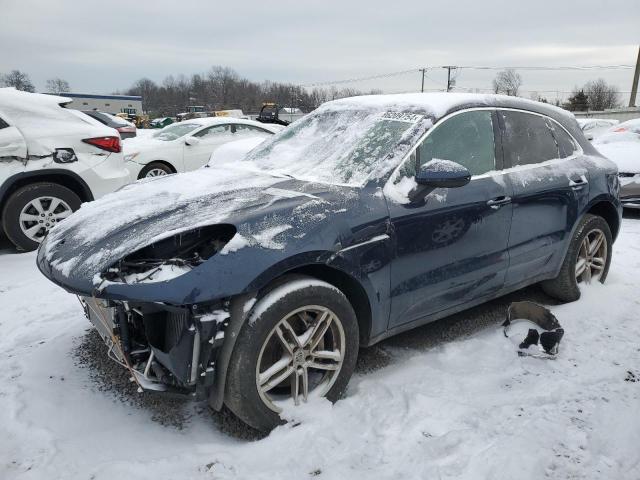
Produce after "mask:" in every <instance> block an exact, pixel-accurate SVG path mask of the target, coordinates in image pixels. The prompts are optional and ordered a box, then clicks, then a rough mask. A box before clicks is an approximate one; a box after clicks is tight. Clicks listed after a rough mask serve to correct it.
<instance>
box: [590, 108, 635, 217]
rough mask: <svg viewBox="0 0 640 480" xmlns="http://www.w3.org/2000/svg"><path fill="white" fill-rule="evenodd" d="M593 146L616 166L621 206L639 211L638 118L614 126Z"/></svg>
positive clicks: (597, 139)
mask: <svg viewBox="0 0 640 480" xmlns="http://www.w3.org/2000/svg"><path fill="white" fill-rule="evenodd" d="M593 144H594V146H595V147H596V148H597V149H598V150H599V151H600V153H602V154H603V155H604V156H605V157H607V158H608V159H610V160H612V161H613V162H614V163H615V164H616V165H617V166H618V171H619V172H620V173H619V174H618V176H619V177H620V201H621V202H622V206H623V207H625V208H633V209H640V118H636V119H634V120H627V121H626V122H623V123H620V124H619V125H614V126H613V127H611V128H610V129H609V130H608V131H607V133H605V134H602V135H601V136H599V137H598V138H596V140H595V141H594V142H593Z"/></svg>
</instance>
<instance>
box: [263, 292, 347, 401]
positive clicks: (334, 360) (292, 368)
mask: <svg viewBox="0 0 640 480" xmlns="http://www.w3.org/2000/svg"><path fill="white" fill-rule="evenodd" d="M344 354H345V333H344V328H343V326H342V322H341V321H340V319H339V318H338V317H337V316H336V315H335V314H334V313H333V312H332V311H331V310H329V309H328V308H326V307H322V306H318V305H308V306H304V307H301V308H298V309H296V310H294V311H292V312H291V313H289V314H288V315H286V316H285V317H284V318H283V319H282V320H280V321H279V322H278V323H277V324H276V325H275V327H273V328H272V329H271V331H270V332H269V335H267V338H266V340H265V342H264V343H263V345H262V348H261V349H260V353H259V355H258V361H257V364H256V386H257V388H258V393H259V395H260V398H261V399H262V401H263V402H264V403H265V404H266V405H267V406H268V407H269V408H270V409H271V410H273V411H275V412H280V411H281V409H280V408H279V407H278V406H277V405H276V403H278V402H281V401H286V400H290V399H293V402H294V404H295V405H299V403H300V400H301V399H302V400H303V401H305V402H306V401H307V399H308V398H309V396H310V395H312V394H313V395H314V396H316V395H317V396H324V395H326V394H327V392H328V391H329V390H330V389H331V387H332V386H333V384H334V383H335V381H336V379H337V378H338V374H339V373H340V369H341V368H342V364H343V361H344Z"/></svg>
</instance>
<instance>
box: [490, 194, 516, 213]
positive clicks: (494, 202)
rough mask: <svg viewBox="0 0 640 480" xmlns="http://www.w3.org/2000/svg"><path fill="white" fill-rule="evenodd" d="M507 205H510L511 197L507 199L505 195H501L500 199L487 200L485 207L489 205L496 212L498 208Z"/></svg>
mask: <svg viewBox="0 0 640 480" xmlns="http://www.w3.org/2000/svg"><path fill="white" fill-rule="evenodd" d="M507 203H511V197H507V196H506V195H503V196H501V197H496V198H493V199H491V200H489V201H488V202H487V205H489V206H490V207H491V208H493V209H494V210H497V209H498V208H500V207H501V206H503V205H506V204H507Z"/></svg>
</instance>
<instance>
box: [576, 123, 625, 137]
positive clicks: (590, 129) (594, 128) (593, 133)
mask: <svg viewBox="0 0 640 480" xmlns="http://www.w3.org/2000/svg"><path fill="white" fill-rule="evenodd" d="M577 120H578V125H580V128H581V129H582V131H583V133H584V136H585V137H587V140H593V139H595V138H597V137H598V136H600V135H602V134H603V133H605V132H606V131H607V130H609V129H610V128H611V127H613V126H615V125H617V124H618V123H620V120H612V119H609V118H578V119H577Z"/></svg>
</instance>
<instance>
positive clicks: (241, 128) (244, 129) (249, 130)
mask: <svg viewBox="0 0 640 480" xmlns="http://www.w3.org/2000/svg"><path fill="white" fill-rule="evenodd" d="M235 129H236V132H237V133H242V134H252V135H256V134H261V135H266V134H270V133H271V132H268V131H266V130H264V129H262V128H258V127H254V126H253V125H243V124H241V123H237V124H236V125H235Z"/></svg>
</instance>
